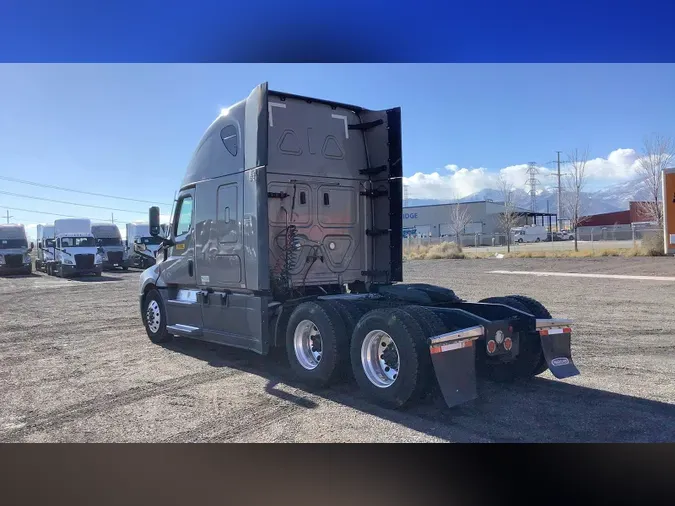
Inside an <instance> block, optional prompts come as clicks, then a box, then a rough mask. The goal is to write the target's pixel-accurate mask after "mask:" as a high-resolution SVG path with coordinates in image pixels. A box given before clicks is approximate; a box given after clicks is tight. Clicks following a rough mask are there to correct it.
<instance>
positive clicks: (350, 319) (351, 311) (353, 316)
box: [325, 299, 366, 340]
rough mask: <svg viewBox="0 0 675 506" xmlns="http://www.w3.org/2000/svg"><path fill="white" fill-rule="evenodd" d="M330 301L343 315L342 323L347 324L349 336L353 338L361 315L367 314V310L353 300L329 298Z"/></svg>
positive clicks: (346, 329) (346, 328)
mask: <svg viewBox="0 0 675 506" xmlns="http://www.w3.org/2000/svg"><path fill="white" fill-rule="evenodd" d="M325 302H328V304H330V305H331V306H333V308H334V309H335V310H336V311H337V312H338V313H339V314H340V316H341V317H342V323H344V326H345V332H346V334H347V337H348V338H349V339H350V340H351V337H352V333H353V332H354V328H355V327H356V324H357V323H358V322H359V320H360V319H361V317H362V316H363V315H364V314H366V310H365V309H364V308H362V307H361V306H359V305H357V304H355V303H354V302H353V301H348V300H342V299H329V300H326V301H325Z"/></svg>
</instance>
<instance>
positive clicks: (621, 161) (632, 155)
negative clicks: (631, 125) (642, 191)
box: [403, 149, 638, 199]
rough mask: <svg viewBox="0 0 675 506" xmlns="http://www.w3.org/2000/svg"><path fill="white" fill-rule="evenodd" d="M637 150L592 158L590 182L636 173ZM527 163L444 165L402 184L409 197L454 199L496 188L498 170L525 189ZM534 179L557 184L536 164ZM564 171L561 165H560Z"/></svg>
mask: <svg viewBox="0 0 675 506" xmlns="http://www.w3.org/2000/svg"><path fill="white" fill-rule="evenodd" d="M637 160H638V154H637V152H636V151H635V150H634V149H617V150H614V151H612V152H611V153H610V154H609V155H608V156H607V158H594V159H592V160H589V161H588V163H587V166H586V173H587V174H588V178H589V182H596V183H603V184H610V183H614V182H617V181H620V180H625V179H629V178H631V177H633V176H635V174H636V172H635V170H636V166H637ZM527 168H528V164H526V163H522V164H519V165H511V166H509V167H503V168H501V169H499V170H490V169H487V168H484V167H480V168H476V169H467V168H461V167H459V166H458V165H455V164H448V165H446V166H445V171H442V170H441V171H436V172H431V173H424V172H417V173H416V174H414V175H412V176H411V177H404V178H403V184H405V185H407V186H408V197H409V198H427V199H453V198H463V197H466V196H468V195H471V194H473V193H476V192H479V191H481V190H483V189H486V188H497V179H498V176H499V174H501V175H502V176H503V177H504V178H505V179H506V180H507V181H509V182H510V183H512V184H513V185H514V186H515V187H516V188H522V189H526V188H527V186H526V182H527V179H528V175H527ZM537 168H538V170H539V174H538V175H537V179H538V181H539V185H540V186H541V187H552V186H555V185H556V184H557V181H556V179H555V177H553V175H554V174H555V171H554V170H553V168H552V167H551V168H548V167H537ZM563 172H564V169H563Z"/></svg>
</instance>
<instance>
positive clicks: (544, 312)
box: [509, 295, 552, 376]
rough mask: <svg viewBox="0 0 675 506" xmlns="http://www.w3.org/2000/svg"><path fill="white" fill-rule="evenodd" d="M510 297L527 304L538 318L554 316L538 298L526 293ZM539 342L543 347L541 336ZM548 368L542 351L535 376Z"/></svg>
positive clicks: (530, 311)
mask: <svg viewBox="0 0 675 506" xmlns="http://www.w3.org/2000/svg"><path fill="white" fill-rule="evenodd" d="M509 299H513V300H517V301H518V302H520V303H521V304H522V305H523V306H525V307H526V308H527V309H528V312H529V313H532V314H533V315H534V316H535V317H536V318H552V316H551V313H549V311H548V309H546V308H545V307H544V305H543V304H542V303H541V302H539V301H538V300H535V299H533V298H531V297H526V296H524V295H509ZM537 342H538V343H539V346H540V347H541V342H540V341H539V338H537ZM547 369H548V364H547V363H546V359H545V358H544V353H543V352H542V354H541V359H540V360H539V364H538V365H537V367H536V368H535V370H534V376H538V375H539V374H541V373H543V372H544V371H546V370H547Z"/></svg>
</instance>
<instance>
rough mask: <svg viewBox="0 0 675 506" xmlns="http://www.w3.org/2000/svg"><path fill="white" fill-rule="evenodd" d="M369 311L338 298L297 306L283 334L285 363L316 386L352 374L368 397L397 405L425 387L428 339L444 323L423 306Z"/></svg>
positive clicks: (430, 374) (429, 371)
mask: <svg viewBox="0 0 675 506" xmlns="http://www.w3.org/2000/svg"><path fill="white" fill-rule="evenodd" d="M369 309H370V308H368V307H366V305H362V304H359V303H358V302H356V303H355V302H345V301H339V300H324V301H312V302H304V303H302V304H300V305H298V306H297V307H296V308H295V310H294V311H293V312H292V314H291V316H290V318H289V322H288V327H287V333H286V351H287V355H288V360H289V364H290V367H291V369H292V371H293V372H294V374H295V375H296V377H298V379H300V380H301V381H302V382H303V383H306V384H310V385H312V386H316V387H326V386H329V385H330V384H333V383H337V382H339V381H342V380H345V379H347V377H348V376H349V375H350V373H351V375H352V376H353V378H354V379H355V380H356V383H357V384H358V386H359V387H360V389H361V390H362V391H363V392H364V393H365V394H366V395H367V396H368V397H369V398H370V399H371V400H373V401H374V402H376V403H377V404H379V405H382V406H385V407H388V408H401V407H403V406H404V405H406V404H408V403H410V402H411V401H415V400H418V399H420V398H422V397H424V395H425V394H426V393H427V392H429V391H430V388H429V387H430V385H431V383H432V381H433V371H432V367H431V357H430V355H429V349H428V344H427V338H428V337H430V336H432V335H436V334H440V333H442V332H443V331H444V326H443V324H442V323H441V322H440V320H439V319H438V318H437V317H436V315H435V314H434V313H433V312H432V311H430V310H428V309H426V308H424V307H418V306H400V307H393V308H381V309H370V310H369ZM350 366H351V367H350Z"/></svg>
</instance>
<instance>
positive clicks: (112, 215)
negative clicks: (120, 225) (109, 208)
mask: <svg viewBox="0 0 675 506" xmlns="http://www.w3.org/2000/svg"><path fill="white" fill-rule="evenodd" d="M110 222H111V223H115V213H110Z"/></svg>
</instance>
